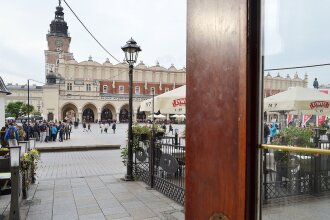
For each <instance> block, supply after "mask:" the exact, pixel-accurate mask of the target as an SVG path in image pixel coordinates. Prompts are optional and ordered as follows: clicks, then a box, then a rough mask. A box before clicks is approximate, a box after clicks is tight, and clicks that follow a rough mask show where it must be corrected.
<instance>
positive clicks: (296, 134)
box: [272, 127, 315, 147]
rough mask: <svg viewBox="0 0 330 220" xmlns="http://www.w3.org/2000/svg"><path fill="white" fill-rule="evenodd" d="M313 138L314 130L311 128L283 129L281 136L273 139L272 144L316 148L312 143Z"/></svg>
mask: <svg viewBox="0 0 330 220" xmlns="http://www.w3.org/2000/svg"><path fill="white" fill-rule="evenodd" d="M312 137H313V130H312V129H310V128H300V127H287V128H284V129H282V130H281V131H280V132H279V134H278V135H276V136H275V137H274V138H273V142H272V144H276V145H289V146H300V147H315V145H314V143H312V142H311V141H310V139H311V138H312Z"/></svg>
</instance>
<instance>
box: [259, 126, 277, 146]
mask: <svg viewBox="0 0 330 220" xmlns="http://www.w3.org/2000/svg"><path fill="white" fill-rule="evenodd" d="M278 131H279V130H278V126H277V124H276V123H275V122H272V123H271V124H270V125H269V124H267V123H266V122H265V123H264V141H263V142H264V144H269V143H272V141H273V139H274V137H275V136H276V135H277V134H278Z"/></svg>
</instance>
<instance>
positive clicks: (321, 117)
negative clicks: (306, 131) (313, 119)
mask: <svg viewBox="0 0 330 220" xmlns="http://www.w3.org/2000/svg"><path fill="white" fill-rule="evenodd" d="M326 119H327V116H326V115H318V116H317V125H321V124H323V122H325V120H326Z"/></svg>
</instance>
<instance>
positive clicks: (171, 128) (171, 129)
mask: <svg viewBox="0 0 330 220" xmlns="http://www.w3.org/2000/svg"><path fill="white" fill-rule="evenodd" d="M169 132H171V133H172V134H173V127H172V124H170V127H169Z"/></svg>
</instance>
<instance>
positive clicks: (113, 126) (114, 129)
mask: <svg viewBox="0 0 330 220" xmlns="http://www.w3.org/2000/svg"><path fill="white" fill-rule="evenodd" d="M112 130H113V133H114V134H116V122H114V123H113V124H112Z"/></svg>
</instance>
